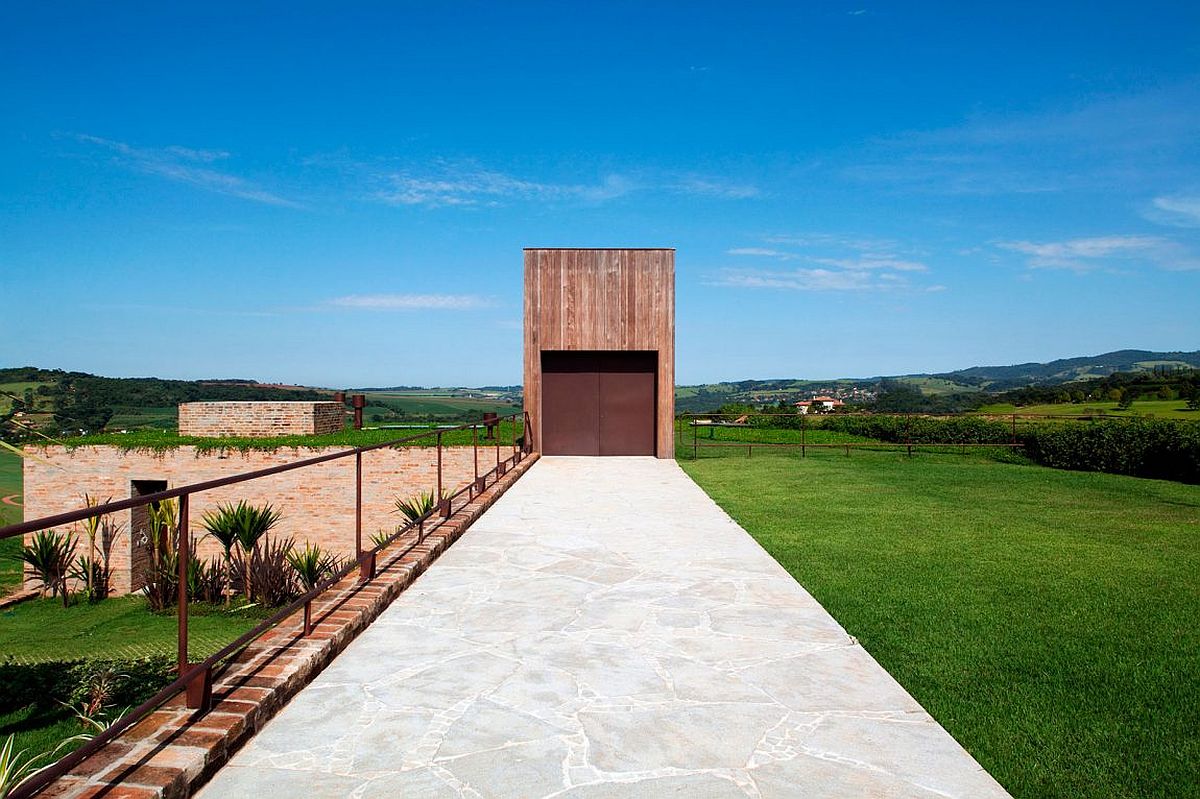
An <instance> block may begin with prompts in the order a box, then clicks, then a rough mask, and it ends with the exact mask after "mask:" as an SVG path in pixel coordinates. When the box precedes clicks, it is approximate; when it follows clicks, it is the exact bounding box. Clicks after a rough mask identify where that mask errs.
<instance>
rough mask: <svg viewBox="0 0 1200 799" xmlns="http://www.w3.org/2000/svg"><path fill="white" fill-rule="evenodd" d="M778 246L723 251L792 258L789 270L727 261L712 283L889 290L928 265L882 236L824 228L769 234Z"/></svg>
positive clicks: (905, 285)
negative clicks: (842, 233)
mask: <svg viewBox="0 0 1200 799" xmlns="http://www.w3.org/2000/svg"><path fill="white" fill-rule="evenodd" d="M766 241H767V242H768V243H771V244H777V245H783V246H780V247H733V248H731V249H729V250H726V251H725V252H726V254H727V255H734V256H741V257H757V258H771V259H774V260H777V261H794V262H798V263H800V264H806V265H807V266H801V267H798V268H796V269H793V270H790V271H765V270H759V269H749V268H740V267H731V268H727V269H723V270H721V271H720V272H719V274H718V278H717V280H716V283H715V285H721V286H740V287H744V288H774V289H791V290H796V291H890V290H897V289H910V288H912V286H911V283H910V280H909V276H910V275H912V274H914V273H920V272H928V271H929V267H928V266H926V265H925V264H924V263H923V262H921V261H919V260H916V258H914V257H912V256H911V255H899V254H898V252H900V251H901V250H902V249H903V248H901V247H900V246H899V245H898V244H897V243H896V242H893V241H886V240H882V239H871V238H856V237H851V236H840V235H831V234H828V233H805V234H801V235H786V236H784V235H778V236H770V237H767V239H766Z"/></svg>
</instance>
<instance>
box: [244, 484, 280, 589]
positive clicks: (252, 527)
mask: <svg viewBox="0 0 1200 799" xmlns="http://www.w3.org/2000/svg"><path fill="white" fill-rule="evenodd" d="M234 511H235V513H234V516H235V524H234V531H235V534H236V537H237V542H238V547H239V548H240V549H241V550H242V582H243V584H244V586H245V589H246V599H247V600H248V601H252V600H253V597H252V596H251V579H250V561H251V556H252V555H253V554H254V551H255V549H257V548H258V542H259V540H261V539H262V537H263V536H265V535H266V534H267V533H268V532H270V530H271V529H272V528H274V527H275V525H277V524H279V521H280V519H282V518H283V514H281V513H280V512H279V511H277V510H275V508H273V507H272V506H271V505H270V504H269V503H268V504H266V505H263V506H261V507H259V506H257V505H248V504H246V503H245V502H242V503H239V504H238V506H237V508H235V509H234Z"/></svg>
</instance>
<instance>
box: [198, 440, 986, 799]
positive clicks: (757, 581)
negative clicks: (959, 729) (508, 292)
mask: <svg viewBox="0 0 1200 799" xmlns="http://www.w3.org/2000/svg"><path fill="white" fill-rule="evenodd" d="M271 795H296V796H304V797H306V798H313V799H315V797H342V796H346V797H362V798H363V799H366V798H367V797H393V796H421V797H425V796H430V797H441V796H446V797H457V796H470V797H476V796H480V797H493V796H495V797H501V796H503V797H542V796H556V797H626V796H628V797H633V796H637V797H643V796H650V797H656V796H667V795H670V796H697V797H824V796H830V797H835V796H836V797H863V796H872V797H946V796H953V797H972V799H974V798H976V797H993V796H1007V794H1006V793H1005V792H1004V791H1003V789H1002V788H1000V786H999V785H997V784H996V782H995V781H994V780H993V779H992V778H991V777H990V776H989V775H988V774H987V773H986V772H985V771H983V769H981V768H980V767H979V765H978V764H977V763H976V762H975V761H974V760H973V759H972V758H971V756H970V755H969V754H967V752H965V751H964V750H963V749H962V748H961V747H960V746H959V745H958V744H957V743H956V742H955V741H954V740H953V739H952V738H951V737H950V736H949V735H948V734H947V733H946V732H945V731H944V730H943V729H942V728H941V727H940V726H939V725H938V724H937V723H936V722H934V721H933V719H931V718H930V717H929V715H928V714H927V713H925V711H924V710H923V709H922V708H921V707H920V705H918V704H917V703H916V702H915V701H914V700H913V699H912V698H911V697H910V696H909V695H908V694H907V693H906V692H905V691H904V689H902V688H901V687H900V686H899V685H898V684H897V683H896V682H895V681H894V680H893V679H892V678H891V677H890V676H889V675H888V674H887V672H885V671H884V670H883V669H882V668H881V667H880V666H879V665H878V664H877V663H876V662H875V661H874V660H873V659H872V658H871V656H870V655H868V654H867V653H866V652H865V651H864V650H863V649H862V648H861V647H860V646H858V644H857V643H856V642H855V641H854V640H853V639H852V638H850V637H849V636H848V635H847V634H846V633H845V631H844V630H842V628H841V627H840V626H838V624H837V622H835V621H834V620H833V619H832V618H831V617H830V616H829V614H828V613H826V612H825V610H824V609H823V608H822V607H821V606H820V605H819V604H817V602H816V601H815V600H813V599H812V597H811V596H809V594H808V593H807V592H806V591H805V590H804V589H803V588H801V587H800V586H799V585H798V584H796V582H795V581H794V580H793V579H792V578H791V577H790V576H789V575H788V574H787V572H785V571H784V570H783V569H782V568H781V567H780V566H779V565H778V564H776V563H775V561H774V560H772V559H771V558H770V556H768V555H767V554H766V553H765V552H764V551H763V550H762V549H761V548H760V547H759V546H758V544H757V543H755V542H754V540H753V539H751V538H750V536H749V535H747V534H746V533H745V532H744V531H743V530H742V529H741V528H740V527H738V526H737V525H736V524H735V523H734V522H733V521H732V520H730V519H729V518H728V517H727V516H726V515H725V514H724V512H722V511H721V510H720V508H718V507H717V506H716V505H715V504H714V503H713V502H712V501H711V500H710V499H709V498H708V497H707V496H706V495H705V494H704V493H703V492H702V491H701V490H700V489H699V488H698V487H697V486H696V485H695V484H694V483H693V482H692V481H691V480H690V479H689V478H688V477H687V476H686V475H685V474H684V473H683V472H682V471H681V470H680V469H679V467H678V466H677V465H676V464H675V463H674V462H673V461H657V460H653V459H649V458H544V459H542V460H541V461H540V462H539V463H537V464H535V465H534V466H533V468H532V469H531V470H530V471H529V473H528V474H526V475H525V476H524V477H523V478H522V479H521V480H520V481H519V482H518V483H517V484H516V485H515V486H514V487H513V488H512V489H511V490H510V491H509V492H508V494H506V495H505V496H504V497H503V498H501V499H500V501H499V502H497V503H496V505H495V506H494V507H492V508H491V509H490V510H489V511H487V513H485V514H484V516H483V517H482V518H480V519H479V521H477V522H476V523H475V526H474V527H473V528H472V529H471V530H470V532H468V533H467V535H466V536H464V537H463V539H462V540H460V541H459V542H458V543H457V544H455V545H454V546H453V547H452V548H451V549H450V550H449V551H448V552H447V553H446V554H444V555H443V556H442V557H441V558H440V559H439V560H438V561H437V562H436V563H435V564H434V565H433V566H432V567H431V568H430V570H429V571H428V572H427V573H426V574H425V575H423V576H422V577H421V578H420V579H419V580H418V581H417V582H416V583H415V584H414V585H413V587H412V588H410V589H409V590H408V591H407V592H406V593H405V594H403V595H402V596H401V597H400V598H399V599H398V600H396V602H395V603H394V604H393V605H392V606H391V607H390V608H388V609H387V610H386V611H385V612H384V613H383V614H382V615H381V616H380V618H379V619H378V620H377V621H376V622H375V623H374V624H373V625H372V626H371V627H370V628H369V629H368V630H367V631H365V632H364V633H363V634H362V635H361V636H360V637H359V638H358V639H357V640H356V641H354V643H352V644H351V645H350V646H349V647H348V648H347V650H346V651H345V652H344V653H342V654H341V655H340V656H339V657H338V658H337V659H336V660H335V661H334V662H333V664H332V665H331V666H330V667H329V668H328V669H327V670H326V671H325V672H324V673H322V674H321V675H320V676H319V677H318V678H317V679H316V680H315V681H314V682H313V683H312V684H311V685H310V686H309V687H308V688H305V689H304V690H303V691H302V692H301V693H300V694H299V695H298V696H297V697H296V698H295V699H293V700H292V702H291V703H290V704H289V705H288V706H287V707H285V708H284V709H283V710H282V711H280V713H279V714H278V716H276V718H275V719H274V720H272V721H271V722H270V723H269V724H268V725H267V726H266V727H265V728H264V729H263V731H262V732H261V733H259V735H258V736H257V737H255V738H254V739H253V740H252V741H251V742H250V743H249V744H248V745H247V746H246V748H245V749H243V750H242V751H241V752H239V753H238V754H237V755H236V756H235V757H234V758H233V759H232V760H231V761H230V764H229V765H228V766H226V767H225V768H224V769H223V770H222V771H220V772H219V773H218V774H217V775H216V776H215V777H214V778H213V780H212V781H211V782H210V783H209V784H208V786H207V787H206V788H205V789H204V790H203V791H202V792H201V796H202V797H204V799H215V798H216V797H256V799H259V798H261V797H265V796H271Z"/></svg>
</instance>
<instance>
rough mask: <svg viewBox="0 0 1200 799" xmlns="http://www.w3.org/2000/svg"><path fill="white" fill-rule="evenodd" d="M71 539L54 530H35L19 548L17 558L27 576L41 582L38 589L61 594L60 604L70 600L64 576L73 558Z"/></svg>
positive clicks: (51, 593)
mask: <svg viewBox="0 0 1200 799" xmlns="http://www.w3.org/2000/svg"><path fill="white" fill-rule="evenodd" d="M75 546H76V542H75V539H73V538H72V537H71V535H70V534H69V533H60V532H59V531H57V530H39V531H38V532H36V533H34V534H33V539H32V540H31V541H30V542H29V543H28V544H26V545H25V547H24V548H23V549H22V550H21V556H20V557H21V560H22V561H23V562H24V563H25V565H26V567H27V568H28V570H29V573H30V574H31V576H33V577H34V578H35V579H37V580H38V581H39V582H40V583H41V590H42V593H43V594H45V593H47V592H49V593H50V595H51V596H62V598H63V604H67V603H68V602H69V601H70V594H69V592H68V590H67V577H68V576H69V575H70V571H71V566H72V564H73V563H74V562H75Z"/></svg>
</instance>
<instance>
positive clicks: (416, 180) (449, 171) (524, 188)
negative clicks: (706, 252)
mask: <svg viewBox="0 0 1200 799" xmlns="http://www.w3.org/2000/svg"><path fill="white" fill-rule="evenodd" d="M377 179H378V180H379V181H380V182H381V183H382V184H383V186H382V187H381V188H379V189H378V190H376V191H375V192H374V193H373V196H374V198H375V199H377V200H380V201H382V202H384V203H387V204H389V205H423V206H427V207H430V208H437V207H439V206H455V205H497V204H499V203H500V202H501V201H503V200H508V199H514V198H537V199H564V198H572V199H579V200H584V201H589V202H600V201H603V200H610V199H613V198H616V197H620V196H622V195H624V194H628V193H629V192H630V191H633V190H634V189H635V188H636V184H635V183H634V182H633V181H631V180H630V179H629V178H627V177H625V176H622V175H607V176H605V177H604V178H603V179H602V180H600V181H599V182H598V183H594V184H582V183H581V184H567V183H543V182H538V181H534V180H524V179H521V178H517V177H514V176H512V175H507V174H505V173H503V172H496V171H492V170H487V169H472V168H463V167H454V166H442V167H440V168H438V169H436V170H434V171H432V172H428V173H417V172H414V171H401V172H390V173H382V174H379V175H377Z"/></svg>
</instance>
